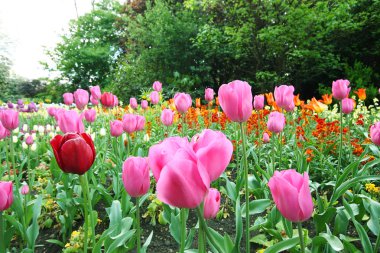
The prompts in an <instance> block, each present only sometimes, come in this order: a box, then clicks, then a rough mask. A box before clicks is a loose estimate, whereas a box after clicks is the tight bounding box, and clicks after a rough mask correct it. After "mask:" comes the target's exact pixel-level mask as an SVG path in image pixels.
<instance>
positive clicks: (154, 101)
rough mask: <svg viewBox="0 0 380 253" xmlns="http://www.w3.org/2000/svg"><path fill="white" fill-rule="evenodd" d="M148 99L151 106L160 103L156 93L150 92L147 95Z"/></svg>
mask: <svg viewBox="0 0 380 253" xmlns="http://www.w3.org/2000/svg"><path fill="white" fill-rule="evenodd" d="M149 98H150V102H151V103H152V104H153V105H156V104H158V102H159V101H160V94H158V92H157V91H152V92H151V93H150V95H149Z"/></svg>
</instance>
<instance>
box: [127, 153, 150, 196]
mask: <svg viewBox="0 0 380 253" xmlns="http://www.w3.org/2000/svg"><path fill="white" fill-rule="evenodd" d="M122 179H123V184H124V187H125V190H126V191H127V193H128V194H129V195H130V196H132V197H141V196H143V195H144V194H146V193H147V192H148V191H149V187H150V176H149V166H148V162H147V159H146V158H143V157H129V158H128V159H127V160H125V162H124V163H123V173H122Z"/></svg>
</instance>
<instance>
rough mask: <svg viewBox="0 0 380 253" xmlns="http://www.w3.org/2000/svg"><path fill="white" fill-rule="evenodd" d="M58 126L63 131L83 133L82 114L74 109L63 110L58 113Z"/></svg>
mask: <svg viewBox="0 0 380 253" xmlns="http://www.w3.org/2000/svg"><path fill="white" fill-rule="evenodd" d="M57 117H58V120H57V121H58V126H59V128H60V129H61V131H62V132H63V133H69V132H74V133H84V125H83V122H82V116H81V115H79V114H78V113H77V111H74V110H68V111H67V110H63V111H62V112H60V113H59V114H58V116H57Z"/></svg>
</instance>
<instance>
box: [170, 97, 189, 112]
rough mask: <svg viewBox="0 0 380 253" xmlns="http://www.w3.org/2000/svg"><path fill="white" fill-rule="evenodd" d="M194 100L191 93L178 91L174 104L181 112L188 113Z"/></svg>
mask: <svg viewBox="0 0 380 253" xmlns="http://www.w3.org/2000/svg"><path fill="white" fill-rule="evenodd" d="M192 102H193V101H192V100H191V97H190V95H189V94H186V93H177V94H175V96H174V104H175V107H176V109H177V111H178V112H179V113H186V112H187V110H188V109H189V108H190V107H191V104H192Z"/></svg>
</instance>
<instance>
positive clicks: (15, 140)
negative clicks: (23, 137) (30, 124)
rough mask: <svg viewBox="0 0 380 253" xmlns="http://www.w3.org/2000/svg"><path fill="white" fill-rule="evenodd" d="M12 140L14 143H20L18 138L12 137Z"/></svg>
mask: <svg viewBox="0 0 380 253" xmlns="http://www.w3.org/2000/svg"><path fill="white" fill-rule="evenodd" d="M12 140H13V143H17V141H18V138H17V136H15V135H14V136H12Z"/></svg>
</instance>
